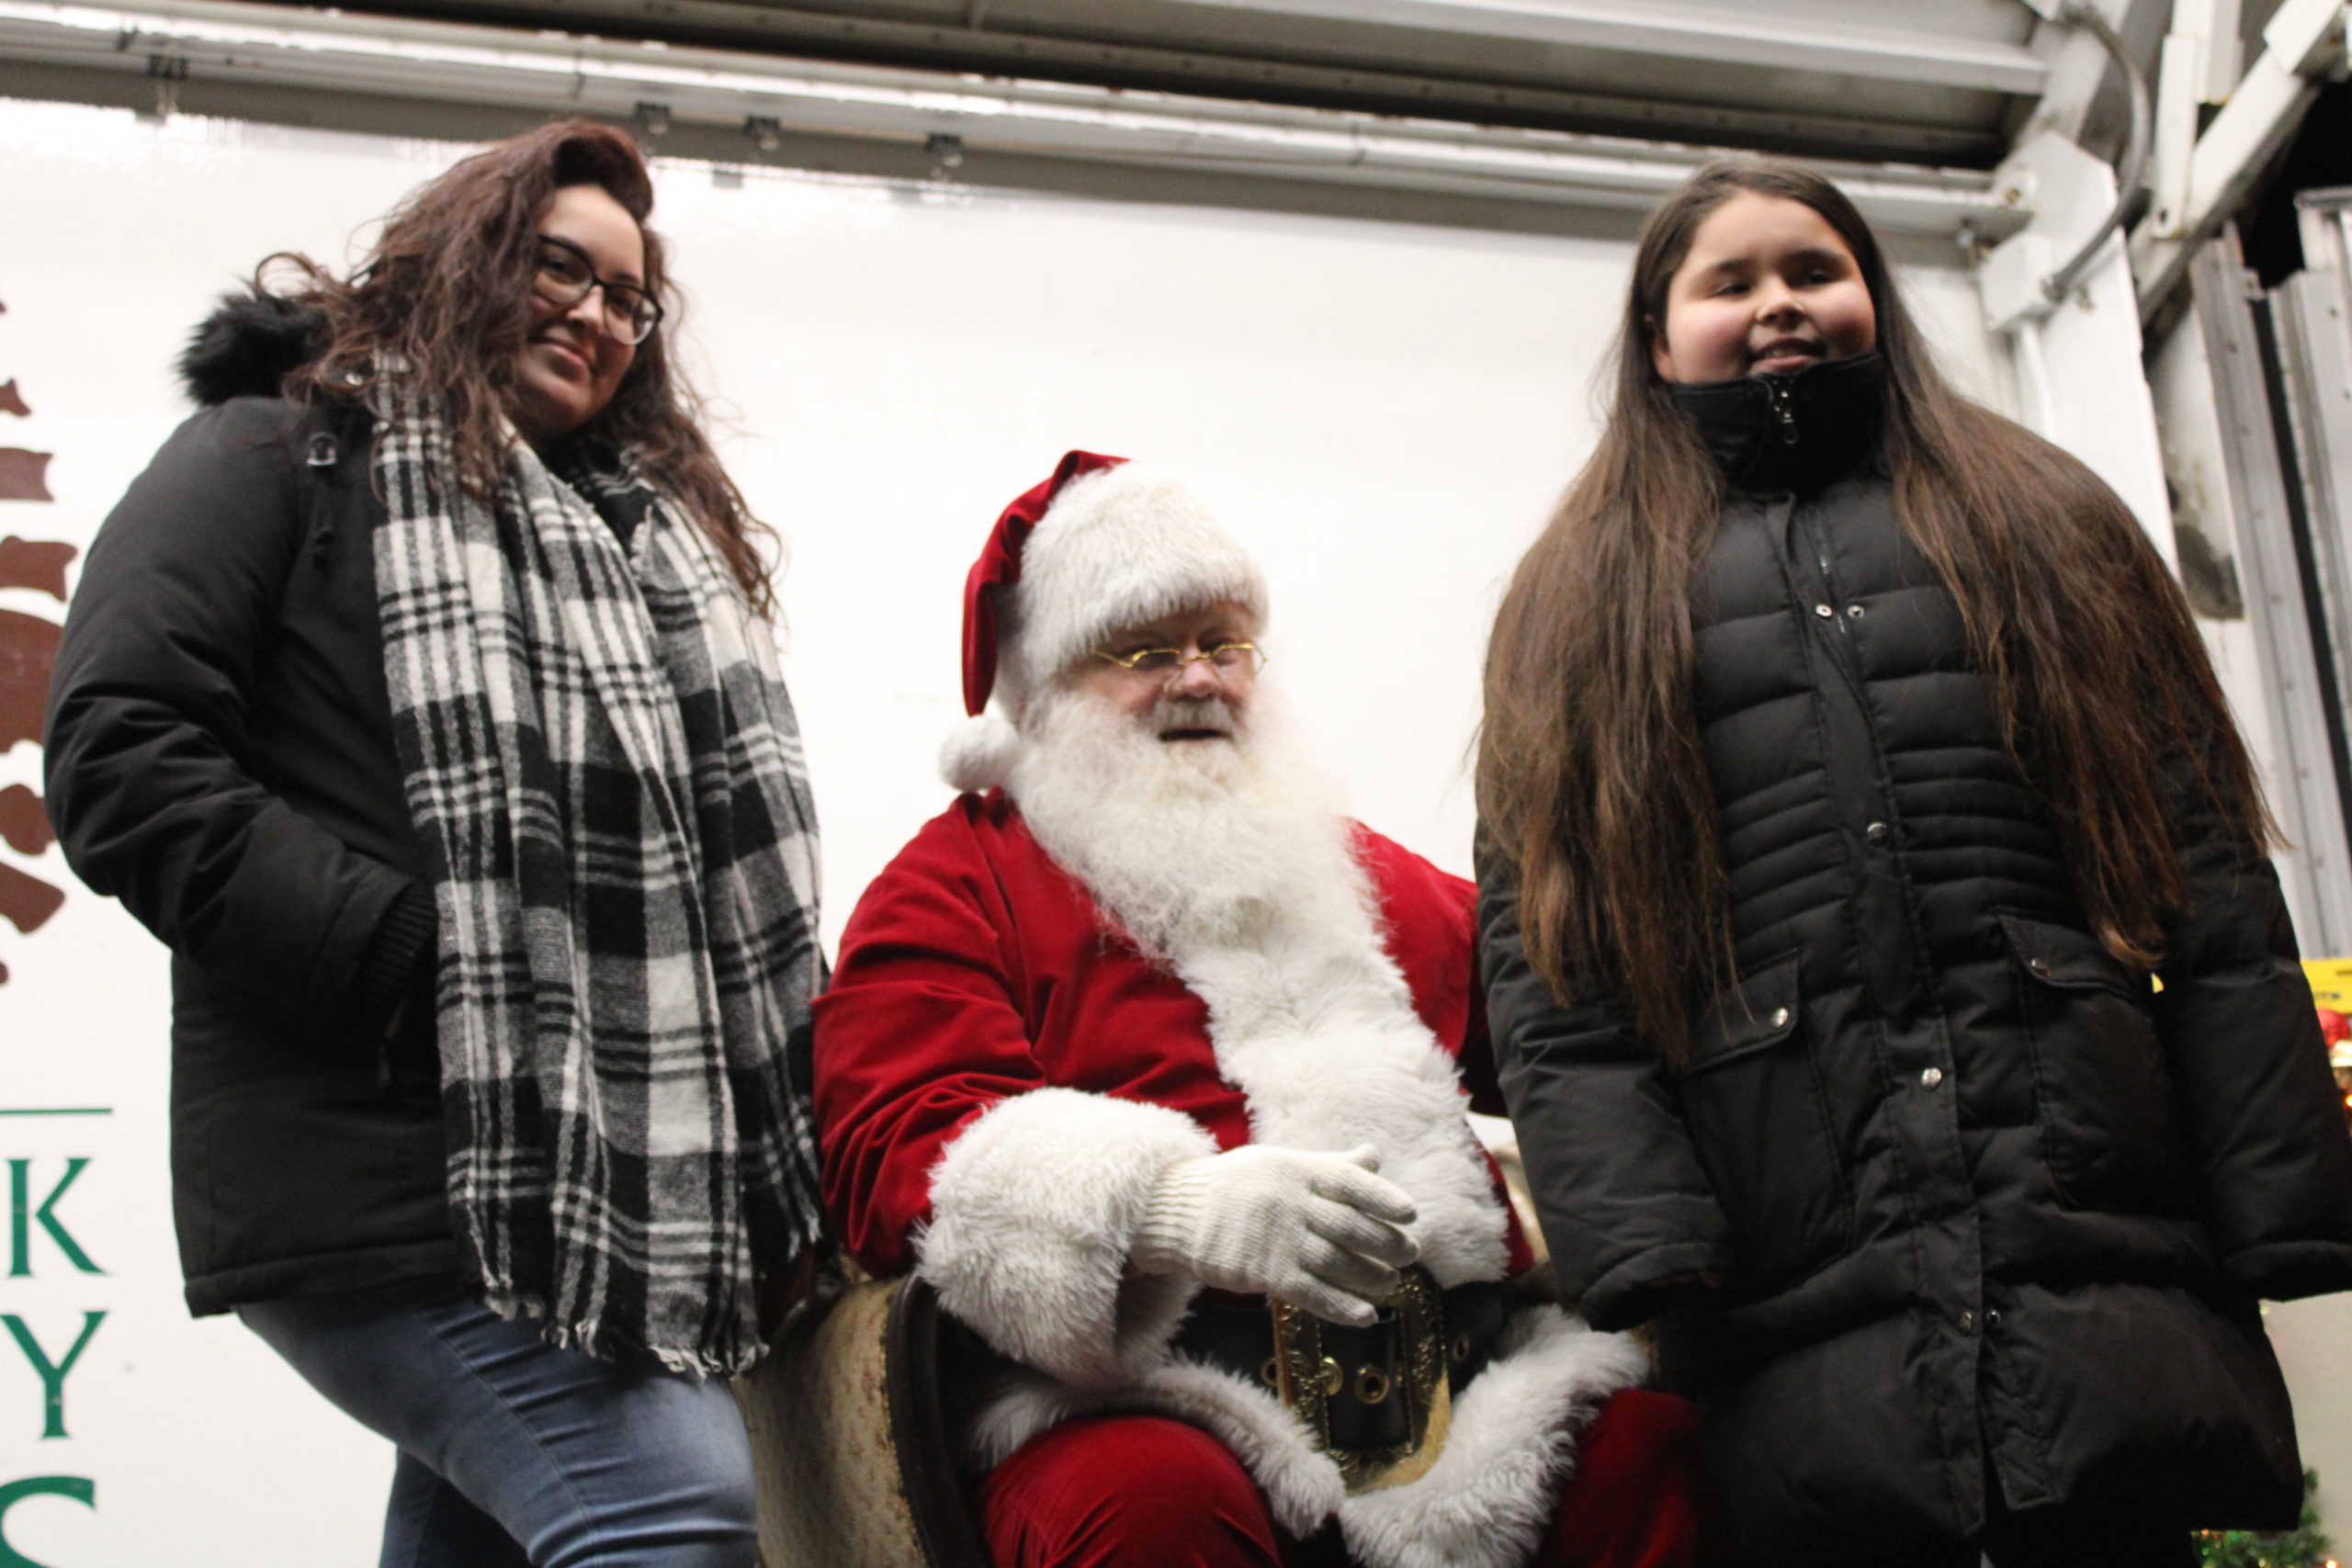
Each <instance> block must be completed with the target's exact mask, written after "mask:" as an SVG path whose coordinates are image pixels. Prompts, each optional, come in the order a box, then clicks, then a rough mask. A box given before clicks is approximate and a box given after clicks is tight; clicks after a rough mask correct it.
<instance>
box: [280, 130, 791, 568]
mask: <svg viewBox="0 0 2352 1568" xmlns="http://www.w3.org/2000/svg"><path fill="white" fill-rule="evenodd" d="M567 186H596V187H597V188H598V189H600V190H602V191H604V192H605V194H606V195H607V196H610V197H612V198H613V199H614V200H615V201H616V202H618V203H620V205H621V207H622V209H624V210H626V211H627V212H628V215H629V216H630V217H631V218H633V219H635V220H637V225H638V229H639V232H640V233H641V234H642V235H643V236H644V240H645V287H646V288H647V289H648V290H649V291H650V293H651V294H652V295H653V297H654V298H655V299H658V300H660V301H661V302H662V311H663V316H662V328H661V330H659V331H657V332H655V333H653V335H652V336H650V337H649V338H647V339H646V340H645V341H644V342H643V343H642V344H639V345H638V349H637V355H636V358H635V359H634V361H632V363H631V364H630V366H629V367H628V374H627V375H625V376H623V377H622V378H621V383H620V386H619V388H618V389H616V391H615V392H614V394H613V400H612V401H611V402H610V403H608V404H606V405H605V408H604V409H603V411H602V412H599V413H598V414H597V415H596V417H595V418H594V419H592V420H590V421H589V422H588V423H587V424H586V425H585V426H584V427H583V429H582V434H586V435H589V436H592V437H594V438H597V439H600V440H604V441H608V442H610V443H612V444H613V445H614V446H618V447H621V448H623V449H625V450H627V451H628V452H630V453H632V454H634V455H635V457H636V458H637V460H638V461H639V464H640V465H641V466H642V468H643V469H644V472H645V474H646V477H647V478H649V479H651V480H652V481H653V482H654V483H655V484H656V485H658V486H660V487H661V488H662V491H663V492H664V493H666V494H668V495H670V496H672V497H673V498H675V499H676V500H677V501H678V502H680V503H682V504H683V505H684V507H685V509H686V510H687V511H688V512H689V513H691V514H692V515H693V516H694V518H695V522H696V523H697V524H699V525H701V527H702V529H703V531H704V532H705V533H706V534H707V535H709V536H710V538H711V541H712V542H713V543H714V544H716V545H717V546H718V551H719V554H720V555H721V556H722V557H723V558H725V559H726V561H727V565H728V567H729V570H731V571H732V572H733V573H734V576H735V580H736V581H737V582H738V583H740V584H741V587H742V590H743V593H744V596H745V597H746V598H748V599H749V600H750V601H751V603H752V606H753V607H754V608H756V609H758V610H759V611H760V612H761V613H763V614H768V613H771V612H772V611H773V610H774V608H775V598H774V594H773V593H772V592H771V590H770V588H769V585H768V560H769V555H770V553H771V550H772V547H773V545H774V542H775V531H774V530H773V529H771V528H769V527H768V526H767V525H765V524H763V523H762V522H761V521H760V520H759V519H758V518H756V517H754V516H753V515H752V511H751V508H750V506H749V505H747V504H746V503H745V502H744V500H743V496H742V492H741V491H738V490H737V489H736V488H735V483H734V481H733V480H732V479H729V478H728V477H727V470H726V469H725V468H721V467H720V466H719V462H718V455H717V454H716V453H714V452H713V451H712V450H711V446H710V441H709V438H708V437H707V436H706V435H705V434H703V432H702V428H701V419H700V416H701V413H702V406H703V405H702V400H701V399H700V398H699V397H697V396H696V395H695V392H694V390H693V389H692V388H691V387H689V386H688V385H687V383H686V381H685V378H684V376H683V374H682V373H681V372H680V371H679V369H678V367H677V366H676V364H675V363H674V361H673V358H672V356H671V354H670V350H669V346H668V341H667V340H668V339H669V337H670V336H671V334H672V333H674V332H675V331H676V328H677V323H678V322H679V321H680V319H681V317H682V316H683V315H684V305H683V303H682V301H681V300H680V299H679V298H678V296H677V292H676V290H675V289H674V288H673V286H672V284H671V281H670V276H669V268H668V263H667V258H666V255H665V253H664V251H663V247H662V240H661V237H660V236H659V235H657V234H655V233H654V232H653V231H652V230H651V229H650V228H647V227H646V219H647V217H648V215H650V213H651V212H652V210H653V181H652V178H651V176H650V175H649V174H648V172H647V170H646V166H645V158H644V155H643V154H642V153H640V152H639V151H638V149H637V144H636V143H635V142H633V141H630V140H629V138H628V136H627V135H626V134H624V133H623V132H621V131H619V130H615V129H614V128H612V127H611V126H607V125H599V124H597V123H596V122H595V121H594V120H587V119H564V120H557V121H555V122H553V123H551V124H548V125H543V126H540V127H539V128H538V129H537V130H529V131H526V132H524V133H523V134H522V135H520V136H514V137H509V138H508V139H507V140H505V141H498V142H493V143H492V144H491V145H490V146H488V147H485V148H484V149H482V150H481V152H476V153H474V154H473V155H472V156H470V157H468V158H464V159H461V160H460V161H459V162H458V163H457V164H454V165H452V166H451V167H450V169H449V170H448V171H447V173H446V174H443V175H440V176H439V177H438V178H436V179H434V180H431V181H429V182H427V183H426V184H424V185H423V186H418V187H417V188H416V189H415V190H413V191H412V192H410V193H409V195H408V196H407V197H405V198H404V199H403V200H402V201H401V204H400V206H398V207H397V208H395V209H393V210H392V212H391V213H390V216H388V217H387V218H386V219H385V220H384V228H383V233H382V234H381V236H380V237H379V239H378V240H377V242H376V244H375V248H374V249H373V250H372V251H370V252H369V253H368V256H367V258H366V259H365V260H364V261H363V262H361V264H360V265H359V266H358V267H357V268H356V270H355V271H354V272H353V273H352V274H351V276H349V277H348V278H343V279H338V278H336V277H335V276H334V275H333V274H331V273H329V272H328V271H327V270H326V269H325V268H324V267H322V266H320V265H318V264H317V263H315V262H313V261H311V259H310V258H309V257H307V256H301V255H290V254H289V255H283V256H273V257H271V258H269V260H268V261H266V262H264V263H263V272H264V273H265V274H266V273H267V272H268V270H269V269H270V267H271V265H272V264H273V263H277V262H281V261H282V262H285V263H287V264H289V265H290V266H291V267H292V268H293V269H294V270H295V272H296V274H297V276H298V280H299V281H298V283H297V286H296V288H294V289H292V290H291V291H290V295H289V297H290V298H292V299H296V300H298V301H299V302H300V303H303V304H307V305H312V306H316V307H317V308H319V309H320V310H322V311H324V312H325V316H326V348H325V352H324V353H323V354H322V355H320V356H319V357H318V358H316V359H313V360H312V361H311V363H309V364H308V365H305V366H303V367H301V368H300V369H298V370H296V371H294V372H292V373H291V374H289V375H288V377H287V378H286V382H285V390H286V392H287V395H288V396H289V397H295V398H300V399H305V400H325V401H330V402H338V403H345V404H363V405H364V404H366V403H367V402H368V393H369V390H370V389H371V388H372V386H373V384H374V381H375V378H376V377H377V375H378V373H379V370H378V367H379V366H382V365H384V364H386V363H391V362H397V363H402V364H405V365H406V366H407V367H409V369H410V370H411V371H413V373H414V374H415V375H416V377H417V378H418V379H419V380H420V381H421V382H422V383H423V384H424V385H425V386H427V387H430V388H432V389H434V390H435V393H436V394H437V395H438V397H439V399H440V401H441V406H442V409H443V412H444V413H445V414H446V416H447V420H448V423H449V434H450V442H451V446H452V448H453V454H454V457H455V459H456V464H457V469H458V471H457V473H456V474H455V475H454V476H452V477H453V478H454V479H455V480H456V482H457V484H458V487H459V488H460V489H461V490H463V491H465V492H466V493H468V494H469V495H472V496H474V497H476V498H477V499H480V500H483V501H488V500H489V499H490V498H491V497H492V496H493V495H494V494H495V493H496V492H497V490H498V486H499V477H500V473H501V469H502V468H503V460H504V455H505V454H504V434H503V433H504V429H505V418H504V417H503V416H505V415H507V414H509V413H510V412H511V411H512V410H513V409H514V407H515V355H516V352H517V351H518V350H519V349H520V348H521V347H522V345H523V342H524V338H525V335H526V333H527V331H528V329H529V311H528V306H527V303H526V302H527V300H528V299H529V298H530V293H531V279H532V274H533V272H534V270H535V269H536V267H537V247H536V245H535V243H534V241H535V240H536V238H537V232H538V224H539V220H540V219H541V217H542V216H543V215H544V214H545V212H546V211H547V208H548V203H549V202H550V201H551V200H553V199H554V197H555V193H556V192H557V191H559V190H561V189H564V188H565V187H567ZM255 287H256V288H258V289H261V290H262V291H264V292H267V291H268V289H267V288H266V284H264V283H263V282H262V280H261V279H260V278H259V277H257V278H256V282H255Z"/></svg>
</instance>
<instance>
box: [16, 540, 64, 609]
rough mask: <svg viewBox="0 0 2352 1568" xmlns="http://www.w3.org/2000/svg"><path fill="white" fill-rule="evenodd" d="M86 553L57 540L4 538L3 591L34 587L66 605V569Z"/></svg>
mask: <svg viewBox="0 0 2352 1568" xmlns="http://www.w3.org/2000/svg"><path fill="white" fill-rule="evenodd" d="M81 553H82V552H81V551H80V550H79V549H77V548H75V547H74V546H72V545H68V544H62V543H60V542H58V541H56V540H54V539H19V538H17V536H15V535H14V534H11V535H9V536H7V537H6V538H5V539H0V588H30V589H33V590H35V591H37V592H42V593H46V594H48V595H49V596H50V597H51V598H52V599H54V600H56V601H57V602H58V603H59V604H63V603H65V568H66V567H67V565H68V564H70V563H71V562H72V561H73V559H74V557H75V556H78V555H80V554H81Z"/></svg>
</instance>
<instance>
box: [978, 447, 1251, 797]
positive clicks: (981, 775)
mask: <svg viewBox="0 0 2352 1568" xmlns="http://www.w3.org/2000/svg"><path fill="white" fill-rule="evenodd" d="M1227 600H1230V601H1232V602H1233V603H1235V604H1242V605H1245V606H1247V607H1248V608H1249V609H1250V612H1251V613H1252V614H1254V615H1257V616H1259V617H1260V618H1261V619H1262V618H1263V617H1264V615H1265V613H1266V583H1265V579H1264V578H1263V577H1262V576H1261V574H1260V573H1259V570H1258V563H1257V562H1256V561H1254V560H1252V559H1250V554H1249V552H1248V551H1246V550H1244V549H1243V548H1242V547H1240V545H1239V544H1238V543H1237V542H1236V541H1235V540H1234V538H1233V537H1232V536H1231V535H1229V534H1227V532H1226V531H1225V529H1224V527H1223V526H1222V525H1220V524H1219V522H1218V521H1217V517H1216V513H1214V512H1213V511H1211V510H1210V508H1209V506H1208V503H1207V502H1204V501H1203V500H1202V499H1201V498H1200V497H1199V496H1198V495H1197V494H1195V493H1194V492H1193V491H1192V490H1190V489H1189V488H1187V487H1186V486H1185V485H1183V484H1182V483H1181V482H1179V481H1178V480H1176V479H1173V478H1171V477H1170V476H1169V475H1167V474H1165V473H1162V472H1160V471H1159V470H1158V469H1156V468H1151V467H1149V466H1148V465H1146V464H1142V463H1130V462H1128V461H1127V460H1126V459H1125V458H1124V457H1103V456H1101V455H1099V454H1097V453H1093V452H1070V453H1067V454H1065V455H1064V456H1063V457H1062V460H1061V462H1060V463H1059V464H1057V466H1056V467H1055V468H1054V471H1053V475H1052V477H1051V478H1049V479H1046V480H1045V481H1044V482H1043V483H1041V484H1038V485H1036V486H1035V487H1034V488H1033V489H1031V490H1029V491H1025V492H1023V494H1022V495H1021V496H1020V498H1019V499H1017V500H1016V501H1014V502H1013V503H1012V505H1010V506H1008V507H1006V508H1005V509H1004V511H1003V512H1002V513H1001V514H999V516H998V517H997V520H996V526H995V527H993V528H992V529H990V530H989V539H988V544H987V546H986V547H984V548H983V549H982V550H981V551H980V558H979V559H978V560H977V561H975V562H973V564H972V570H971V574H970V576H968V577H967V578H966V579H965V581H964V711H965V713H966V714H967V715H968V717H967V719H966V720H965V721H964V723H963V724H962V725H961V726H960V727H958V728H956V730H955V732H954V733H952V734H950V735H949V736H948V738H947V744H946V745H945V747H944V748H943V749H942V750H941V752H940V758H939V767H940V773H942V774H943V775H944V777H945V778H946V780H947V782H948V783H949V784H952V785H954V786H955V787H956V788H957V789H959V790H984V789H989V788H993V787H995V786H996V785H999V784H1003V783H1004V781H1005V779H1006V778H1007V777H1009V776H1010V775H1011V773H1012V763H1013V760H1014V758H1015V757H1017V756H1018V755H1019V754H1020V750H1021V744H1022V741H1021V733H1020V728H1019V725H1020V719H1021V712H1022V708H1023V705H1026V704H1027V702H1028V701H1029V699H1030V698H1031V697H1032V696H1034V695H1035V694H1036V693H1037V692H1039V691H1040V690H1042V689H1043V688H1044V687H1045V685H1046V682H1049V681H1051V680H1052V679H1053V677H1054V676H1055V675H1056V674H1057V673H1058V672H1059V671H1061V670H1062V668H1063V667H1064V666H1065V665H1067V664H1069V662H1070V661H1071V660H1075V659H1078V658H1080V657H1081V656H1083V655H1084V654H1086V653H1088V652H1089V651H1091V649H1094V648H1096V647H1097V646H1099V645H1100V643H1101V641H1102V639H1103V637H1104V636H1105V635H1107V634H1108V633H1110V632H1113V631H1115V630H1117V629H1118V628H1119V627H1121V626H1135V625H1136V624H1137V623H1139V622H1144V621H1153V620H1158V619H1159V617H1160V616H1162V615H1169V614H1170V613H1171V612H1174V611H1177V610H1182V609H1186V608H1189V607H1191V606H1193V605H1196V604H1216V603H1219V602H1222V601H1227Z"/></svg>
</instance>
